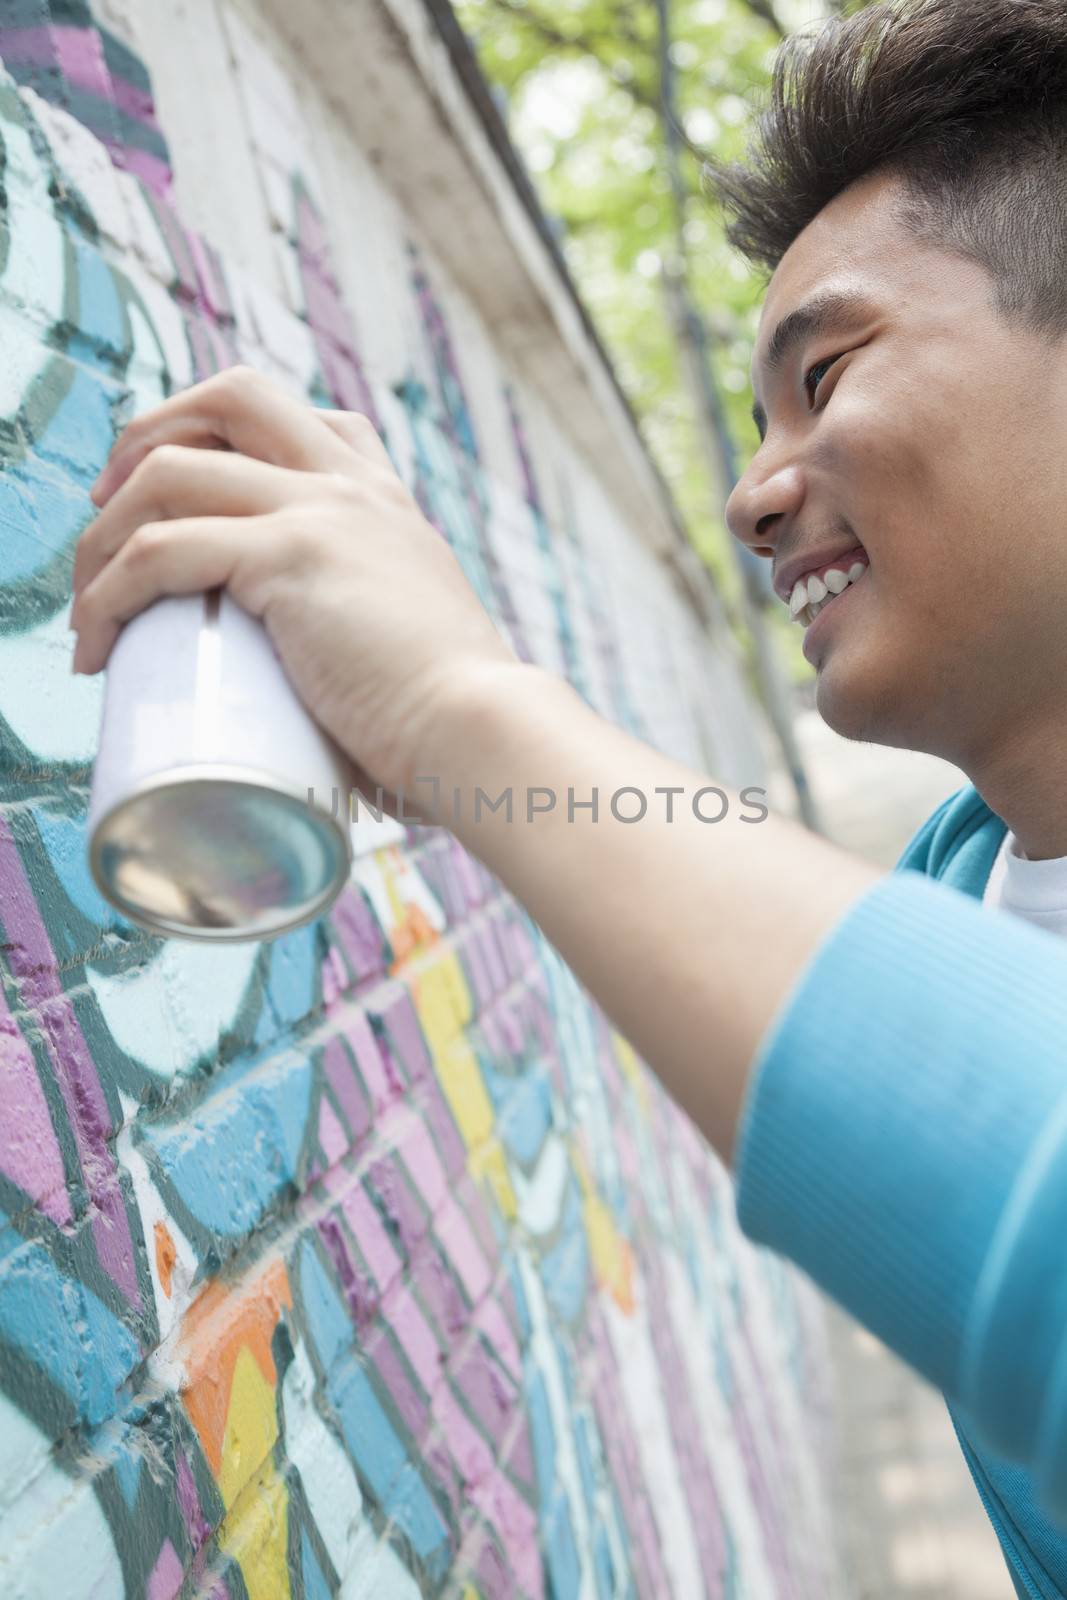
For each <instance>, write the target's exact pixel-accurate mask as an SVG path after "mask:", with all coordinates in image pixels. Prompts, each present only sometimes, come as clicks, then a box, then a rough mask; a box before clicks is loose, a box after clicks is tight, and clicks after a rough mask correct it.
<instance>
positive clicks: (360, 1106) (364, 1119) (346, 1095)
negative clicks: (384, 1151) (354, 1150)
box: [322, 1038, 371, 1145]
mask: <svg viewBox="0 0 1067 1600" xmlns="http://www.w3.org/2000/svg"><path fill="white" fill-rule="evenodd" d="M322 1059H323V1066H324V1068H325V1072H326V1079H327V1081H328V1083H329V1085H330V1088H331V1089H332V1090H333V1092H334V1094H335V1095H336V1096H337V1103H338V1105H339V1106H340V1107H341V1110H342V1112H343V1113H344V1117H345V1120H346V1122H347V1123H348V1126H349V1129H350V1130H351V1134H352V1140H353V1144H354V1145H358V1144H359V1142H360V1140H361V1139H362V1138H363V1136H364V1135H365V1134H366V1132H367V1130H368V1128H369V1127H370V1124H371V1109H370V1101H369V1099H368V1096H367V1092H366V1089H365V1088H364V1086H363V1084H362V1083H361V1081H360V1079H359V1078H358V1077H357V1075H356V1073H355V1071H354V1070H353V1067H352V1062H351V1060H350V1058H349V1055H348V1052H347V1050H346V1049H345V1047H344V1043H343V1041H342V1040H341V1039H339V1038H333V1039H331V1040H330V1042H329V1044H328V1045H326V1046H325V1047H324V1049H323V1052H322Z"/></svg>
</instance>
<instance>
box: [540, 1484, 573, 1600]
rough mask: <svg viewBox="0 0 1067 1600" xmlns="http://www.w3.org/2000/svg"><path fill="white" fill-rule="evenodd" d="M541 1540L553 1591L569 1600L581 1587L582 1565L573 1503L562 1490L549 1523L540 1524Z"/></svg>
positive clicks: (560, 1599)
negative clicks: (572, 1512) (572, 1511)
mask: <svg viewBox="0 0 1067 1600" xmlns="http://www.w3.org/2000/svg"><path fill="white" fill-rule="evenodd" d="M541 1544H542V1548H543V1551H544V1556H545V1560H546V1562H547V1564H548V1570H549V1581H550V1584H551V1591H550V1592H551V1593H552V1595H553V1596H555V1597H558V1600H570V1597H571V1596H572V1595H574V1596H577V1594H578V1593H579V1590H580V1588H581V1581H582V1569H581V1566H580V1564H579V1561H578V1546H577V1544H576V1543H575V1539H574V1527H573V1525H572V1523H571V1512H570V1506H569V1504H568V1502H567V1497H566V1495H564V1494H563V1493H562V1492H561V1493H559V1494H557V1496H556V1499H555V1503H554V1504H553V1506H552V1511H551V1514H550V1516H549V1518H548V1521H547V1523H543V1524H542V1527H541Z"/></svg>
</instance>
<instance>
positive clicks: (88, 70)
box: [50, 26, 111, 100]
mask: <svg viewBox="0 0 1067 1600" xmlns="http://www.w3.org/2000/svg"><path fill="white" fill-rule="evenodd" d="M50 31H51V34H52V42H53V44H54V46H55V52H56V60H57V61H58V62H59V69H60V71H61V72H62V74H63V76H64V77H65V78H66V80H67V82H68V83H71V84H73V85H74V86H75V88H77V89H84V90H85V92H86V93H87V94H94V95H98V96H99V97H100V99H102V100H110V99H111V74H110V73H109V72H108V70H107V64H106V63H105V61H104V51H103V47H102V45H101V42H100V35H99V34H98V33H97V31H96V29H95V28H69V27H67V28H62V27H60V28H57V27H54V26H53V27H52V29H51V30H50Z"/></svg>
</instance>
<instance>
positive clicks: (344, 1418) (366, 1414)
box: [300, 1243, 449, 1574]
mask: <svg viewBox="0 0 1067 1600" xmlns="http://www.w3.org/2000/svg"><path fill="white" fill-rule="evenodd" d="M300 1292H301V1296H302V1298H303V1302H304V1308H305V1312H306V1316H307V1328H308V1335H307V1336H308V1339H309V1342H310V1343H311V1344H312V1346H313V1348H314V1350H315V1353H316V1354H317V1356H318V1360H319V1364H320V1366H321V1367H322V1369H323V1371H324V1374H325V1382H324V1388H325V1392H326V1395H327V1396H328V1398H329V1401H330V1404H331V1406H332V1407H333V1409H334V1412H335V1414H336V1416H337V1420H338V1422H339V1423H340V1426H341V1431H342V1433H343V1435H344V1440H345V1445H346V1447H347V1449H348V1451H349V1454H350V1455H351V1457H352V1459H353V1461H354V1462H355V1463H356V1466H357V1468H358V1469H359V1473H360V1476H361V1478H362V1479H363V1481H364V1483H365V1484H367V1485H368V1486H369V1488H370V1491H371V1493H372V1494H373V1496H374V1499H375V1500H376V1501H377V1503H378V1505H379V1506H380V1507H381V1509H382V1510H383V1511H384V1512H386V1514H387V1515H388V1516H389V1517H390V1518H391V1519H392V1520H393V1521H395V1522H396V1524H397V1526H398V1527H399V1528H401V1529H402V1530H403V1532H404V1533H405V1534H406V1536H407V1537H408V1538H409V1539H410V1540H411V1543H412V1545H413V1547H414V1548H415V1550H417V1551H418V1554H419V1557H420V1559H421V1560H422V1561H423V1562H424V1563H425V1564H426V1566H427V1569H428V1570H429V1571H432V1572H440V1573H442V1574H443V1573H444V1572H445V1571H446V1570H447V1567H448V1561H449V1535H448V1529H447V1528H446V1526H445V1524H444V1522H443V1520H442V1518H441V1515H440V1513H439V1512H438V1510H437V1507H436V1506H435V1504H434V1502H433V1500H432V1498H431V1497H430V1494H429V1492H428V1490H427V1488H426V1485H425V1484H424V1483H423V1481H422V1478H421V1476H420V1475H419V1473H418V1472H417V1471H416V1470H415V1468H414V1466H413V1464H412V1463H411V1461H410V1459H409V1457H408V1454H407V1452H406V1450H405V1448H404V1445H403V1443H402V1442H401V1440H400V1439H399V1438H398V1436H397V1434H396V1432H395V1431H394V1429H393V1425H392V1423H391V1422H390V1420H389V1417H388V1415H387V1413H386V1411H385V1409H384V1407H383V1406H382V1404H381V1401H380V1400H379V1399H378V1396H377V1394H376V1393H375V1391H374V1388H373V1386H372V1385H371V1383H370V1380H369V1379H368V1377H367V1375H366V1373H365V1372H364V1370H363V1368H362V1366H361V1365H360V1364H359V1361H358V1359H357V1357H356V1355H355V1351H354V1348H353V1346H354V1339H355V1331H354V1329H353V1327H352V1323H351V1321H350V1319H349V1315H348V1311H347V1308H346V1307H345V1306H344V1304H343V1302H342V1301H341V1300H340V1299H339V1297H338V1295H337V1292H336V1290H335V1288H334V1285H333V1283H332V1282H331V1281H330V1279H329V1278H328V1277H327V1275H326V1273H325V1271H324V1270H323V1267H322V1264H321V1262H320V1261H319V1258H318V1256H317V1254H316V1252H315V1250H314V1249H313V1248H312V1246H311V1245H310V1243H308V1244H306V1245H304V1246H303V1248H302V1249H301V1252H300Z"/></svg>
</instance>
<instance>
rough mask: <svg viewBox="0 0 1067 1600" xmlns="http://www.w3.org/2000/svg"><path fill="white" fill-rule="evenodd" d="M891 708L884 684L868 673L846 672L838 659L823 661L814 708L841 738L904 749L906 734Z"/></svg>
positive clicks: (817, 678) (892, 699) (906, 740)
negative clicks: (902, 747) (902, 746)
mask: <svg viewBox="0 0 1067 1600" xmlns="http://www.w3.org/2000/svg"><path fill="white" fill-rule="evenodd" d="M893 705H894V697H893V696H892V695H891V694H889V693H888V691H887V686H886V685H885V684H879V683H878V682H877V681H876V680H875V679H874V678H873V677H872V675H871V674H870V673H863V672H862V671H858V670H855V669H853V670H848V671H846V670H845V664H844V662H842V661H841V660H837V661H834V660H827V662H826V664H825V665H824V666H823V667H821V668H820V670H819V672H818V675H817V677H816V679H815V709H816V711H818V713H819V715H820V717H821V718H822V720H823V721H824V722H825V723H826V725H827V727H829V728H832V729H833V730H834V732H835V733H839V734H840V735H841V737H842V738H843V739H858V740H862V741H863V742H864V743H866V744H892V745H905V746H906V745H907V744H908V738H907V735H906V733H905V732H904V730H903V728H902V727H900V726H897V724H898V723H899V722H900V720H901V719H900V718H899V716H897V717H894V716H893V715H892V714H891V708H892V707H893ZM904 720H906V719H904Z"/></svg>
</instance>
